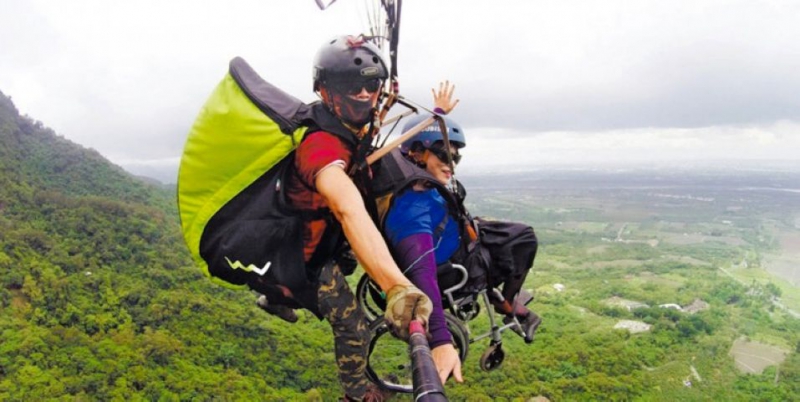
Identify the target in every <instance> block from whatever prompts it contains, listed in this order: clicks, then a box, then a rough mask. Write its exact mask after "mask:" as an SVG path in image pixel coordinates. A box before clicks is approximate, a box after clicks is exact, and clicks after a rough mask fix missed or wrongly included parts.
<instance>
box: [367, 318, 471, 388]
mask: <svg viewBox="0 0 800 402" xmlns="http://www.w3.org/2000/svg"><path fill="white" fill-rule="evenodd" d="M444 318H445V321H446V322H447V329H448V330H450V334H451V335H452V336H453V343H454V344H455V348H456V350H457V351H458V357H459V358H460V359H461V362H462V363H463V362H464V361H465V360H466V358H467V352H468V351H469V332H468V331H467V329H466V328H465V327H464V325H463V324H462V323H461V321H459V320H458V319H457V318H455V317H453V316H452V315H451V314H450V313H447V312H445V314H444ZM370 333H371V335H372V339H371V340H370V344H369V352H368V353H369V354H368V355H367V377H369V379H370V381H372V382H374V383H375V384H378V386H380V387H381V388H383V389H386V390H389V391H393V392H402V393H411V392H413V391H414V387H413V384H412V380H411V358H410V357H409V354H408V353H409V352H408V343H406V342H404V341H402V340H400V339H398V338H395V337H394V336H393V335H392V334H391V333H390V332H389V328H388V327H387V326H386V323H384V322H383V320H376V321H375V322H373V323H372V325H370Z"/></svg>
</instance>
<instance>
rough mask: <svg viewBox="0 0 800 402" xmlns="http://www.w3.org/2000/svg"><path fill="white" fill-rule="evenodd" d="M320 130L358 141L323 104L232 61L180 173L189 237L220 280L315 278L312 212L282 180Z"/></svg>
mask: <svg viewBox="0 0 800 402" xmlns="http://www.w3.org/2000/svg"><path fill="white" fill-rule="evenodd" d="M317 130H325V131H327V132H330V133H333V134H336V135H338V136H339V137H341V138H344V139H346V140H347V143H348V144H351V145H354V144H355V137H354V136H353V135H352V134H351V133H350V132H349V131H348V130H347V129H346V128H344V126H342V124H341V122H339V121H338V120H337V119H335V117H333V116H332V115H331V114H330V113H329V112H327V111H326V110H325V109H324V106H322V104H320V103H319V102H315V103H312V104H305V103H303V102H301V101H300V100H298V99H296V98H294V97H292V96H291V95H288V94H286V93H285V92H283V91H281V90H280V89H278V88H277V87H275V86H273V85H271V84H269V83H268V82H266V81H264V80H263V79H262V78H261V77H260V76H258V74H257V73H256V72H255V71H254V70H253V69H252V68H251V67H250V66H249V65H248V64H247V63H246V62H245V61H244V60H243V59H241V58H238V57H237V58H235V59H233V60H232V61H231V62H230V68H229V72H228V74H226V75H225V77H224V78H223V79H222V82H220V83H219V85H217V87H216V89H215V90H214V92H213V93H212V94H211V96H210V97H209V99H208V101H207V102H206V104H205V105H204V106H203V108H202V110H201V111H200V114H199V116H198V117H197V119H196V121H195V122H194V125H193V126H192V129H191V131H190V133H189V136H188V138H187V140H186V145H185V148H184V152H183V156H182V158H181V164H180V171H179V175H178V206H179V210H180V218H181V227H182V230H183V236H184V239H185V240H186V244H187V245H188V247H189V251H190V252H191V254H192V257H193V259H194V261H195V262H196V264H197V265H198V266H200V267H201V268H202V270H203V272H204V273H205V274H206V275H207V276H209V277H210V278H211V279H212V280H213V281H214V282H216V283H219V284H221V285H224V286H228V287H242V286H245V285H247V284H252V282H253V280H258V281H259V282H262V283H264V282H266V283H277V284H282V285H285V286H287V287H289V288H290V289H293V290H295V289H306V288H308V284H309V283H310V282H313V281H314V278H313V275H311V274H308V273H307V272H306V269H305V262H304V258H303V240H302V230H303V215H301V214H298V213H295V212H293V211H291V210H290V209H289V208H288V207H287V206H286V205H285V204H284V202H285V201H284V196H285V194H284V192H283V191H282V190H283V187H282V183H283V182H284V176H285V174H286V173H287V172H288V171H289V169H288V168H289V167H290V166H291V162H292V161H293V160H294V158H293V151H294V149H295V148H296V147H297V146H298V145H299V144H300V142H301V141H302V139H303V137H304V135H305V134H306V133H310V132H312V131H317ZM306 216H307V215H306Z"/></svg>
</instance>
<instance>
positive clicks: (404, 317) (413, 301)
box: [385, 285, 433, 340]
mask: <svg viewBox="0 0 800 402" xmlns="http://www.w3.org/2000/svg"><path fill="white" fill-rule="evenodd" d="M432 310H433V303H431V300H430V299H429V298H428V296H426V295H425V293H422V291H421V290H419V289H418V288H417V287H416V286H413V285H408V286H407V285H395V286H394V287H392V288H391V289H389V291H388V292H387V293H386V315H385V318H386V323H387V324H388V325H389V328H390V329H391V330H392V333H394V334H395V336H397V337H398V338H400V339H403V340H408V336H409V334H408V324H409V323H410V322H411V320H414V319H416V320H419V321H421V322H422V325H424V326H425V327H426V328H427V326H428V318H429V317H430V315H431V311H432Z"/></svg>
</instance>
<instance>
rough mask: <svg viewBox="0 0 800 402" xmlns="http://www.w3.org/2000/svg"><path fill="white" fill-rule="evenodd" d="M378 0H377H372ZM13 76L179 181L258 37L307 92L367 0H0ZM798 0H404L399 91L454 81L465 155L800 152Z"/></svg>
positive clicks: (3, 69) (258, 58)
mask: <svg viewBox="0 0 800 402" xmlns="http://www.w3.org/2000/svg"><path fill="white" fill-rule="evenodd" d="M370 1H374V0H370ZM0 10H2V15H3V18H2V20H3V22H2V24H0V91H2V92H3V93H5V94H6V95H9V96H11V97H12V98H13V100H14V102H15V104H16V105H17V107H18V108H19V109H20V111H21V112H22V113H25V114H28V115H29V116H31V117H33V118H35V119H37V120H41V121H42V122H44V123H45V125H47V126H49V127H51V128H53V129H54V130H55V131H56V132H57V133H58V134H60V135H63V136H64V137H66V138H68V139H70V140H72V141H74V142H76V143H78V144H81V145H83V146H86V147H90V148H94V149H96V150H98V151H99V152H100V153H102V154H103V155H104V156H106V157H107V158H109V159H110V160H111V161H112V162H114V163H117V164H119V165H121V166H123V167H124V168H126V169H128V170H129V171H132V172H134V173H140V174H147V175H150V176H154V177H156V178H158V179H160V180H162V181H164V182H174V181H175V177H176V175H177V173H176V172H177V165H178V162H179V159H180V154H181V151H182V148H183V143H184V141H185V138H186V133H187V132H188V130H189V127H190V126H191V124H192V122H193V120H194V117H195V116H196V114H197V112H198V110H199V109H200V107H201V105H202V104H203V102H204V101H205V99H206V98H207V96H208V94H209V93H210V91H211V90H212V89H213V87H214V86H215V85H216V83H217V82H218V81H219V80H220V79H221V78H222V76H223V75H224V74H225V72H226V68H227V63H228V61H229V60H230V59H231V58H232V57H234V56H242V57H244V58H245V59H246V60H248V61H249V62H250V64H251V65H253V67H254V68H255V69H256V70H257V71H258V72H259V73H260V74H261V75H262V76H263V77H264V78H266V79H267V80H268V81H270V82H271V83H273V84H275V85H277V86H279V87H281V88H282V89H284V90H285V91H287V92H289V93H292V94H294V95H295V96H297V97H298V98H300V99H303V100H305V101H309V102H310V101H313V100H315V99H316V98H315V95H314V94H313V93H312V91H311V61H312V59H313V57H314V53H315V52H316V50H317V48H318V47H319V45H321V43H322V42H324V41H325V40H326V39H328V38H330V37H332V36H334V35H336V34H340V33H360V32H364V31H365V29H366V19H365V15H366V11H365V7H364V0H338V1H337V2H336V3H335V4H333V5H332V6H331V7H330V8H329V9H328V10H326V11H324V12H323V11H320V10H319V9H318V8H317V6H316V4H315V3H314V1H313V0H225V1H221V0H220V1H217V0H210V1H209V0H206V1H188V0H170V1H155V0H136V1H134V0H113V1H112V0H70V1H59V0H0ZM798 38H800V1H782V0H762V1H755V0H752V1H739V0H720V1H717V0H679V1H655V0H653V1H651V0H637V1H623V0H607V1H602V2H600V1H589V0H585V1H574V0H553V1H537V0H521V1H516V0H513V1H512V0H495V1H488V0H482V1H477V0H476V1H467V0H427V1H421V0H406V1H405V4H404V9H403V15H402V29H401V37H400V50H399V57H400V62H399V69H400V77H401V81H400V83H401V92H402V93H403V94H404V95H405V96H406V97H408V98H411V99H415V100H417V101H419V102H421V103H429V102H430V88H431V87H432V86H434V85H435V84H436V83H437V82H438V81H439V80H443V79H450V80H452V81H453V82H455V83H456V85H457V96H458V97H459V98H460V99H461V104H460V105H459V107H458V109H456V111H454V112H453V114H452V117H453V118H455V119H457V120H458V121H459V122H461V123H462V125H463V126H464V127H465V132H466V134H467V136H468V142H469V145H468V147H467V149H466V150H465V152H464V154H465V159H464V163H462V164H463V165H464V166H463V169H465V170H470V171H472V170H476V171H477V170H492V169H494V170H496V169H499V168H514V169H519V168H524V167H528V166H553V165H555V166H573V165H579V166H585V167H591V166H601V165H606V164H622V165H625V164H630V165H633V164H640V163H653V162H659V163H660V162H685V161H688V162H692V163H694V162H697V161H718V160H725V161H739V160H745V161H761V160H767V161H777V162H789V163H793V162H795V163H796V162H797V161H798V159H800V157H798V156H797V155H798V151H799V150H800V40H798Z"/></svg>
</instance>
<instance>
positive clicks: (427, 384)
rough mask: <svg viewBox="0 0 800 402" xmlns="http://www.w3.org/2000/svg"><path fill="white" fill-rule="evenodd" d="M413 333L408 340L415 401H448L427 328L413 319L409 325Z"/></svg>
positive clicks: (410, 331)
mask: <svg viewBox="0 0 800 402" xmlns="http://www.w3.org/2000/svg"><path fill="white" fill-rule="evenodd" d="M408 332H409V333H410V334H411V336H410V337H409V340H408V350H409V354H410V355H411V378H412V381H413V382H414V401H419V402H440V401H445V402H446V401H447V397H446V396H445V395H444V386H442V382H441V381H440V380H439V373H438V372H437V371H436V365H435V364H434V363H433V356H431V348H430V346H428V339H427V338H426V337H425V329H424V328H422V324H421V323H420V322H419V321H417V320H413V321H411V324H410V325H409V326H408Z"/></svg>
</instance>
